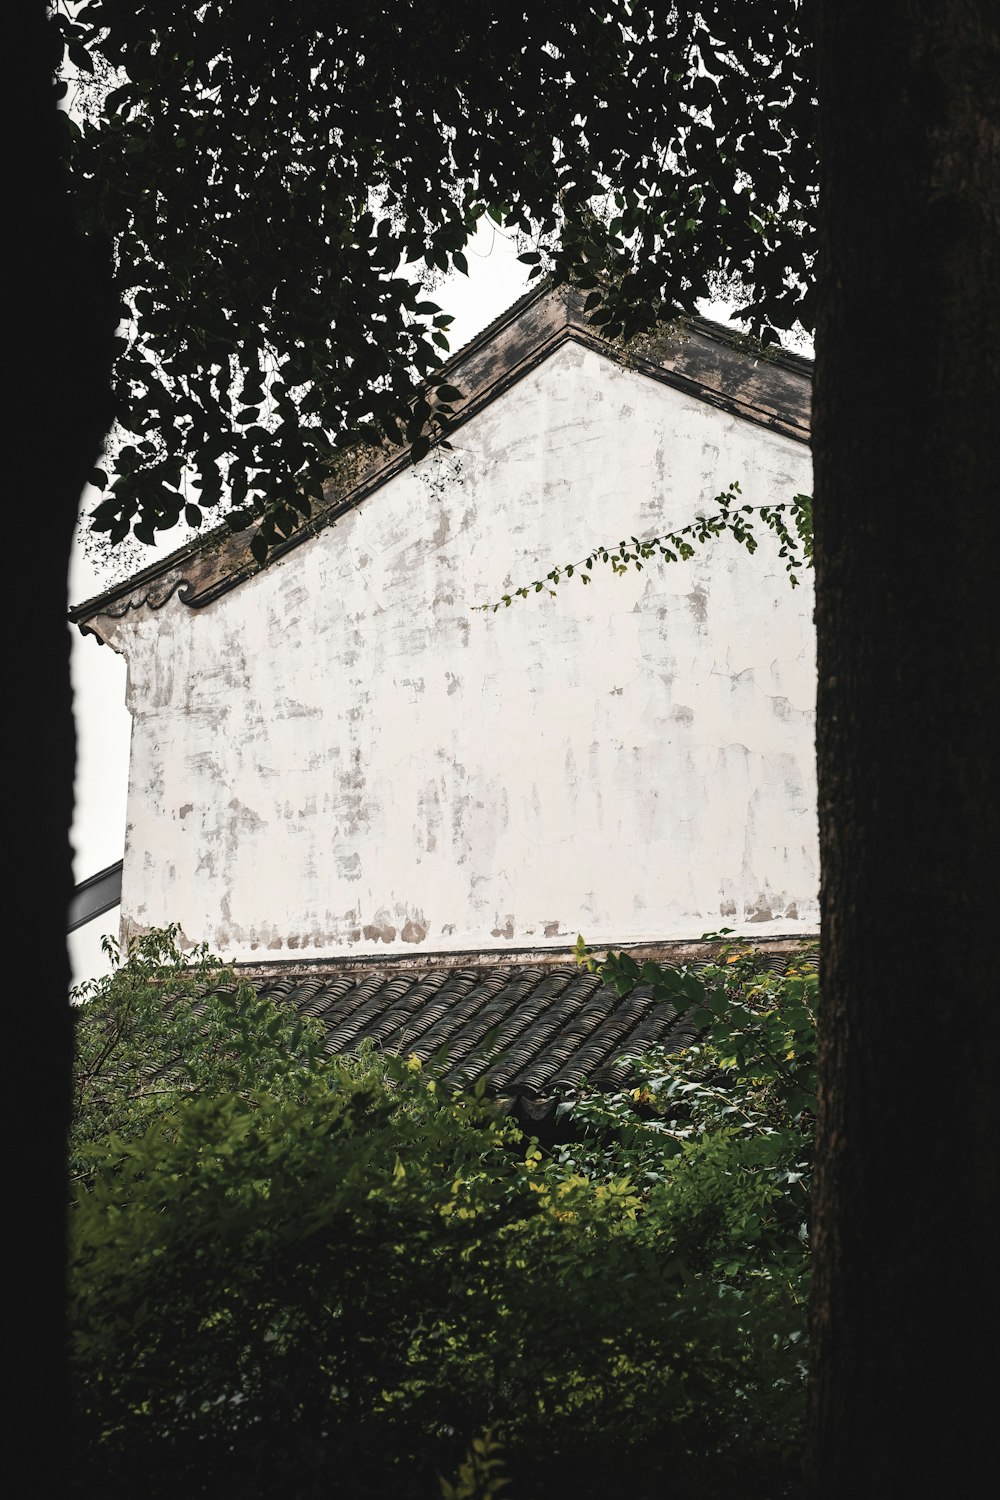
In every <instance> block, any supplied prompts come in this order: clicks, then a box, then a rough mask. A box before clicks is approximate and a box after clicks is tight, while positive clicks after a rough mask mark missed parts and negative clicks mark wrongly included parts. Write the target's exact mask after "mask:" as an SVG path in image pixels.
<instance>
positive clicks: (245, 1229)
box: [71, 935, 808, 1500]
mask: <svg viewBox="0 0 1000 1500" xmlns="http://www.w3.org/2000/svg"><path fill="white" fill-rule="evenodd" d="M740 965H742V967H739V966H740ZM732 968H733V973H732V974H731V975H730V976H729V978H730V979H731V981H732V986H733V988H732V1024H733V1025H737V1024H738V1026H742V1028H743V1030H742V1031H741V1032H740V1034H741V1035H744V1034H745V1035H746V1036H747V1037H748V1038H749V1035H750V1031H751V1030H752V1026H751V1023H750V1022H749V1021H745V1022H744V1021H743V1020H741V1019H740V1018H739V1017H738V1016H737V1014H736V1010H737V1007H739V1006H743V1007H744V1009H745V1010H747V1012H748V1014H749V1013H751V1012H752V1013H753V1014H754V1015H756V1016H757V1017H758V1019H757V1020H755V1021H753V1023H752V1025H753V1026H756V1025H761V1026H763V1027H764V1028H765V1029H767V1030H768V1036H770V1028H772V1027H773V1018H772V1017H770V1016H769V1014H768V1012H767V1007H766V1005H765V1004H764V1001H763V1000H762V998H761V997H762V996H764V997H765V998H766V1000H767V1005H771V1003H772V1002H775V1004H776V1005H777V1008H778V1009H779V1010H780V1009H781V1008H782V998H781V997H782V994H783V993H784V992H783V991H782V988H781V984H780V983H777V982H773V981H771V980H762V979H759V978H758V977H755V976H753V975H752V974H751V970H750V968H749V966H748V965H747V964H746V962H745V961H744V960H742V959H740V960H739V961H738V965H737V966H732ZM664 982H665V983H670V984H672V983H674V981H673V980H667V981H664ZM713 983H714V981H713ZM721 983H722V980H721V979H720V984H721ZM761 985H762V986H763V988H760V986H761ZM706 994H711V995H715V994H716V991H715V990H714V989H712V987H711V985H709V986H708V987H707V988H706ZM699 1003H701V1002H700V1001H699ZM772 1008H773V1006H772ZM78 1018H79V1019H78V1036H79V1049H78V1050H79V1058H80V1063H79V1067H78V1100H79V1113H78V1118H77V1122H76V1125H75V1132H74V1159H75V1161H76V1162H77V1165H78V1170H77V1181H76V1184H75V1199H74V1212H73V1214H72V1240H73V1247H72V1249H73V1254H72V1273H71V1274H72V1288H73V1308H72V1317H73V1339H74V1375H75V1394H76V1409H77V1424H78V1426H77V1430H78V1455H79V1462H78V1479H77V1488H78V1492H79V1493H85V1494H89V1493H91V1492H93V1493H94V1494H97V1493H98V1492H99V1493H100V1494H101V1496H102V1497H105V1500H115V1497H116V1496H125V1495H129V1496H132V1495H134V1494H135V1493H137V1492H142V1493H144V1494H145V1495H148V1496H150V1497H157V1496H161V1495H162V1496H168V1495H169V1496H176V1495H178V1494H185V1495H192V1496H196V1495H201V1494H209V1493H212V1494H213V1495H219V1494H220V1493H221V1494H222V1495H227V1494H229V1493H233V1494H237V1493H238V1494H239V1495H240V1496H241V1497H245V1500H253V1497H256V1496H260V1497H263V1496H265V1495H266V1496H269V1497H270V1496H275V1495H281V1496H283V1497H284V1496H288V1497H292V1500H296V1497H302V1500H306V1497H311V1496H313V1495H317V1496H318V1495H320V1494H322V1495H324V1496H335V1495H338V1494H342V1495H345V1496H356V1495H365V1496H376V1497H378V1496H383V1495H384V1496H389V1495H392V1496H393V1497H397V1500H405V1497H408V1496H413V1497H414V1500H416V1497H432V1496H436V1495H438V1494H439V1493H440V1492H441V1489H440V1487H441V1483H442V1481H440V1480H439V1479H438V1477H437V1476H438V1475H442V1474H455V1473H456V1472H457V1473H458V1474H459V1476H460V1482H464V1481H461V1475H462V1473H463V1472H464V1470H463V1468H462V1467H461V1466H462V1464H463V1458H464V1459H465V1464H466V1466H467V1465H468V1463H470V1462H471V1459H470V1458H469V1457H468V1456H467V1453H468V1451H469V1450H468V1447H467V1445H468V1443H469V1440H470V1438H472V1437H474V1435H475V1434H477V1433H483V1432H484V1431H488V1432H489V1433H490V1434H491V1438H490V1441H491V1443H492V1442H493V1441H494V1440H496V1441H500V1442H502V1448H503V1454H504V1461H505V1466H506V1469H507V1472H508V1473H509V1476H510V1485H509V1490H507V1491H505V1493H509V1494H510V1495H511V1496H512V1497H514V1500H530V1497H533V1496H539V1497H541V1496H547V1495H550V1494H553V1493H561V1492H567V1493H568V1492H576V1493H577V1494H579V1495H580V1496H584V1497H585V1496H591V1495H593V1496H597V1495H606V1494H608V1493H619V1492H621V1493H633V1494H635V1495H637V1496H640V1497H641V1496H643V1495H650V1496H652V1495H658V1494H661V1493H662V1492H663V1490H664V1488H665V1486H666V1484H667V1481H668V1480H669V1484H670V1493H671V1494H672V1495H675V1494H676V1495H681V1496H682V1495H684V1494H686V1493H689V1492H690V1493H691V1494H697V1495H698V1496H699V1497H703V1500H704V1497H709V1496H711V1495H713V1494H718V1495H728V1494H730V1493H732V1492H733V1485H734V1484H736V1483H737V1477H738V1484H739V1489H740V1493H741V1494H743V1495H746V1496H748V1497H749V1496H753V1495H755V1494H759V1495H760V1496H762V1497H763V1496H768V1497H771V1500H773V1497H776V1496H779V1495H781V1494H785V1493H791V1492H792V1489H793V1487H794V1484H795V1478H796V1473H797V1444H798V1440H799V1432H800V1425H801V1401H802V1347H803V1338H802V1330H803V1304H804V1296H805V1276H806V1262H805V1244H804V1238H803V1231H802V1223H803V1219H804V1213H805V1204H806V1182H807V1174H808V1141H807V1136H808V1130H807V1116H806V1114H805V1112H804V1110H798V1112H797V1113H796V1110H795V1106H796V1104H797V1102H798V1096H797V1095H795V1094H794V1092H792V1091H790V1085H789V1084H788V1082H787V1079H786V1077H785V1073H783V1072H782V1071H781V1070H780V1069H777V1070H776V1071H769V1069H770V1068H771V1065H770V1063H767V1062H765V1064H761V1065H760V1066H758V1059H757V1058H756V1054H755V1053H754V1050H753V1047H752V1046H751V1045H750V1041H749V1040H748V1041H747V1046H746V1048H745V1049H744V1057H743V1062H742V1064H741V1063H740V1062H739V1061H738V1052H739V1048H738V1047H733V1046H730V1045H729V1044H727V1043H725V1039H724V1037H723V1035H722V1033H721V1032H718V1031H717V1032H716V1034H715V1035H714V1038H713V1035H712V1028H713V1026H714V1027H716V1028H718V1027H720V1026H723V1025H724V1024H725V1023H724V1020H723V1019H722V1018H721V1016H716V1017H715V1019H714V1020H712V1021H711V1022H710V1023H708V1039H707V1040H706V1041H704V1042H703V1043H702V1044H700V1045H699V1047H698V1048H694V1049H691V1050H690V1051H689V1052H688V1053H687V1054H686V1055H684V1056H682V1057H677V1058H667V1057H662V1056H660V1057H654V1058H651V1059H648V1060H646V1061H644V1062H642V1063H639V1064H637V1067H636V1076H635V1080H634V1083H633V1084H632V1086H630V1088H629V1089H628V1090H626V1091H624V1092H623V1093H622V1094H620V1095H618V1096H613V1097H610V1098H609V1097H602V1096H600V1095H596V1094H588V1095H582V1096H580V1097H578V1098H574V1099H567V1100H566V1101H564V1105H563V1106H562V1114H563V1117H564V1118H565V1119H566V1121H567V1123H568V1124H571V1125H572V1127H573V1134H574V1136H575V1140H574V1141H573V1142H567V1143H566V1144H564V1145H562V1146H558V1147H556V1148H554V1149H553V1150H552V1151H551V1152H550V1153H548V1154H544V1153H543V1152H542V1151H541V1150H540V1148H539V1147H538V1145H537V1143H536V1142H534V1141H532V1140H530V1139H526V1138H525V1137H523V1136H522V1135H521V1134H520V1132H519V1131H518V1129H517V1128H516V1126H514V1125H513V1124H512V1123H511V1122H510V1121H509V1120H507V1119H506V1118H505V1117H504V1116H503V1115H502V1114H501V1113H500V1111H499V1109H498V1107H497V1106H496V1104H495V1103H494V1102H492V1101H491V1100H490V1099H489V1098H487V1097H486V1094H485V1091H484V1089H483V1087H482V1085H480V1086H478V1087H477V1089H476V1090H474V1091H472V1092H471V1093H467V1094H459V1093H455V1092H453V1091H450V1090H447V1089H445V1088H444V1087H443V1085H442V1084H441V1082H440V1080H439V1079H437V1078H435V1077H434V1076H433V1075H432V1073H430V1072H428V1070H425V1069H423V1068H421V1067H420V1066H419V1064H418V1063H417V1061H416V1059H410V1060H400V1059H394V1058H389V1057H382V1056H379V1055H377V1054H375V1053H374V1052H372V1051H371V1050H367V1051H364V1052H363V1053H361V1054H360V1055H359V1056H357V1057H355V1058H351V1059H333V1060H331V1059H329V1058H327V1057H326V1056H325V1054H324V1052H323V1048H322V1034H321V1033H320V1032H318V1030H316V1029H315V1028H312V1027H310V1026H301V1025H299V1024H298V1023H296V1022H295V1021H294V1020H293V1019H292V1018H290V1017H289V1016H287V1015H286V1014H285V1013H283V1012H282V1011H281V1010H279V1009H277V1008H275V1007H273V1006H272V1005H270V1004H269V1003H267V1002H261V1001H259V1000H258V999H257V997H256V996H255V995H254V994H253V991H252V989H250V987H249V986H245V985H240V984H239V983H237V982H236V981H235V980H234V978H233V976H232V975H231V974H228V973H227V972H226V971H225V970H223V969H222V968H221V967H220V966H218V965H217V964H215V963H213V962H211V961H210V960H208V958H207V957H206V956H205V955H201V956H200V958H199V961H198V963H197V964H196V965H195V966H194V968H193V969H183V968H181V967H180V966H179V965H178V964H177V963H176V953H175V952H174V951H172V947H171V939H170V937H169V935H166V936H165V937H164V936H163V935H159V936H154V937H152V938H150V939H148V940H145V941H144V944H143V945H142V946H140V948H138V949H136V950H135V951H133V952H132V953H131V954H130V955H129V956H128V957H127V960H126V961H125V962H124V963H122V964H121V965H120V966H119V968H118V969H117V972H116V973H115V975H114V976H113V977H112V978H111V979H110V980H108V981H102V982H100V983H98V984H97V985H94V986H91V987H90V988H89V990H88V992H87V993H86V995H84V996H82V997H81V1004H80V1007H79V1011H78ZM787 1020H788V1015H786V1016H785V1021H787ZM783 1024H784V1023H783ZM734 1034H735V1033H734ZM803 1035H804V1033H803ZM772 1040H773V1038H772ZM788 1061H789V1059H788V1058H785V1059H784V1062H785V1063H787V1062H788ZM796 1067H797V1064H796ZM793 1071H794V1070H793ZM795 1078H796V1087H797V1086H798V1084H799V1083H801V1078H800V1077H799V1075H798V1073H797V1072H796V1074H795ZM471 1451H472V1452H473V1453H474V1452H475V1449H474V1448H473V1450H471ZM491 1451H492V1450H491ZM470 1472H471V1471H470ZM466 1478H467V1479H468V1475H467V1476H466ZM469 1482H470V1483H471V1480H470V1481H469Z"/></svg>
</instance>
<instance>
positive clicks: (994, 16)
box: [813, 0, 1000, 1497]
mask: <svg viewBox="0 0 1000 1500" xmlns="http://www.w3.org/2000/svg"><path fill="white" fill-rule="evenodd" d="M819 57H820V102H821V107H820V118H821V148H822V149H821V159H822V168H823V178H822V205H823V207H822V213H821V216H820V224H821V243H820V256H821V263H822V264H823V266H824V267H825V273H824V275H822V276H821V278H820V289H819V318H818V327H817V334H816V384H815V414H814V435H813V453H814V467H815V508H814V518H815V564H816V597H817V605H816V627H817V635H818V652H819V658H818V661H819V698H818V712H817V736H818V769H819V812H820V851H821V861H822V872H823V873H822V927H823V954H822V982H823V1006H824V1010H823V1020H822V1035H823V1057H822V1086H821V1109H820V1121H819V1130H818V1140H819V1165H818V1174H819V1180H818V1187H817V1205H816V1218H817V1230H816V1233H815V1239H814V1259H815V1276H816V1296H815V1329H814V1350H813V1360H814V1365H813V1372H814V1373H813V1383H814V1402H815V1413H814V1422H815V1431H816V1442H817V1473H818V1477H819V1493H820V1494H821V1495H822V1496H824V1497H826V1496H830V1497H833V1496H835V1495H836V1496H838V1497H842V1496H843V1495H845V1494H851V1493H856V1494H861V1495H864V1496H868V1495H872V1496H874V1495H877V1494H900V1495H903V1494H932V1493H935V1492H944V1491H946V1490H953V1489H956V1488H958V1489H962V1488H969V1487H970V1485H971V1484H972V1483H973V1480H974V1476H975V1475H976V1474H978V1473H979V1472H981V1465H982V1464H983V1463H984V1462H985V1461H986V1458H987V1454H988V1445H989V1443H990V1441H991V1439H990V1426H991V1412H990V1408H991V1405H992V1403H991V1401H990V1397H989V1391H990V1387H991V1383H992V1381H991V1372H992V1365H993V1360H994V1357H995V1348H996V1337H995V1336H996V1331H997V1330H996V1323H995V1320H991V1319H990V1318H989V1317H988V1316H987V1314H986V1309H987V1308H988V1307H989V1306H990V1304H991V1302H992V1301H993V1291H992V1280H993V1271H992V1267H991V1264H990V1261H991V1259H992V1257H991V1256H990V1253H989V1248H988V1247H989V1245H990V1242H991V1237H992V1232H991V1230H990V1227H989V1226H990V1225H991V1223H992V1222H993V1218H994V1216H995V1213H996V1203H997V1172H996V1166H997V1142H998V1140H1000V1120H998V1118H997V1100H998V1091H997V1087H996V1078H997V1075H998V1066H1000V1056H998V1038H997V1005H996V978H995V960H994V955H993V943H992V939H991V933H992V932H993V931H994V930H995V926H996V916H995V913H996V911H997V909H998V898H1000V888H998V879H997V858H996V850H997V847H998V838H1000V798H998V795H997V785H996V760H997V743H998V741H997V736H996V725H997V724H998V723H1000V701H998V690H1000V689H998V685H1000V670H998V668H1000V663H998V659H997V642H998V639H1000V630H998V626H1000V618H998V607H997V606H998V600H1000V577H998V569H997V562H996V549H995V548H994V547H993V546H992V545H991V543H990V541H989V540H988V539H989V537H990V533H991V530H992V527H993V525H994V524H995V522H994V510H995V501H996V494H997V481H996V474H995V460H994V456H993V452H992V440H991V438H990V436H989V433H990V429H991V427H992V426H994V425H995V413H996V412H997V411H1000V358H998V353H997V351H998V349H1000V301H998V297H997V287H998V286H1000V82H998V81H1000V11H998V8H997V7H996V6H995V5H993V4H989V3H985V4H978V3H975V0H943V3H935V0H919V3H914V0H908V3H903V0H900V3H894V4H888V5H884V6H879V7H878V8H877V9H873V8H872V7H870V6H863V5H861V4H859V3H857V0H849V3H843V0H837V3H835V0H827V3H825V4H824V5H822V6H821V7H820V31H819ZM873 142H874V143H877V149H875V150H872V143H873ZM914 950H915V951H917V952H919V954H920V956H921V963H920V965H919V967H918V968H917V969H916V970H915V972H914V973H913V974H912V976H910V977H909V978H908V979H907V981H906V983H905V984H901V983H900V981H899V975H898V971H897V972H896V974H895V975H894V974H893V972H892V970H893V965H894V963H895V961H896V959H897V958H898V955H899V954H900V953H902V952H906V951H914ZM931 1101H934V1103H935V1104H937V1105H938V1106H939V1108H940V1120H941V1128H939V1129H938V1130H936V1131H931V1132H923V1131H921V1132H917V1133H915V1131H914V1123H915V1119H916V1111H917V1110H918V1109H924V1108H926V1107H927V1106H928V1104H930V1102H931ZM945 1121H947V1125H945V1124H944V1122H945Z"/></svg>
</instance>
